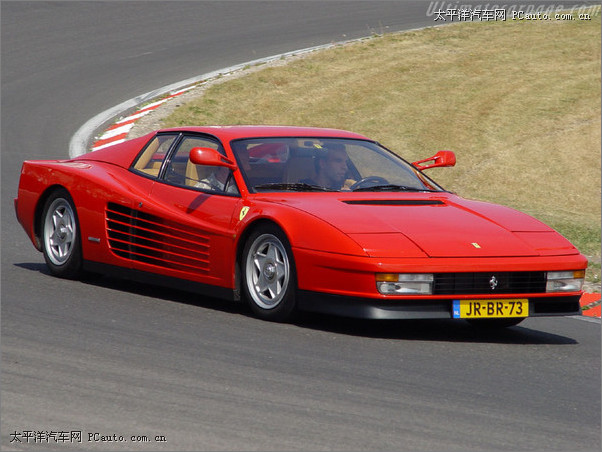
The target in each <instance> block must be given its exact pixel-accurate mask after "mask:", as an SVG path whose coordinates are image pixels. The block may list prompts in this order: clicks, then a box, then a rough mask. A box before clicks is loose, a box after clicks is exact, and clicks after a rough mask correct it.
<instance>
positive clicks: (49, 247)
mask: <svg viewBox="0 0 602 452" xmlns="http://www.w3.org/2000/svg"><path fill="white" fill-rule="evenodd" d="M41 226H42V228H41V231H42V250H43V252H44V259H45V260H46V264H47V265H48V267H49V269H50V271H51V273H53V274H54V275H56V276H61V277H64V278H73V277H75V276H77V274H78V273H79V271H80V269H81V263H82V259H81V246H80V237H79V230H78V229H79V228H78V221H77V215H76V212H75V207H74V205H73V201H72V200H71V196H69V193H67V191H65V190H62V189H60V190H57V191H55V192H54V193H52V194H51V195H50V197H49V198H48V199H47V200H46V204H45V205H44V211H43V214H42V224H41Z"/></svg>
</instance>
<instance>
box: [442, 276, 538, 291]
mask: <svg viewBox="0 0 602 452" xmlns="http://www.w3.org/2000/svg"><path fill="white" fill-rule="evenodd" d="M545 291H546V272H481V273H435V275H434V282H433V294H435V295H462V294H463V295H478V294H510V293H544V292H545Z"/></svg>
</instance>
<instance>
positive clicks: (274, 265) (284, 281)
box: [242, 225, 296, 321]
mask: <svg viewBox="0 0 602 452" xmlns="http://www.w3.org/2000/svg"><path fill="white" fill-rule="evenodd" d="M242 267H243V270H242V276H243V286H244V287H243V289H244V292H245V295H246V297H247V300H248V302H249V305H250V307H251V309H252V310H253V312H254V313H255V314H256V315H257V316H258V317H261V318H263V319H266V320H277V321H284V320H287V319H289V318H290V317H291V315H292V314H293V312H294V310H295V289H296V276H295V264H294V261H293V255H292V251H291V248H290V245H289V243H288V240H287V239H286V236H285V235H284V233H283V232H282V231H281V230H280V229H278V228H277V227H276V226H271V225H269V226H263V227H261V228H258V229H257V230H255V231H254V232H253V233H252V234H251V236H250V237H249V239H248V240H247V242H246V245H245V248H244V252H243V260H242Z"/></svg>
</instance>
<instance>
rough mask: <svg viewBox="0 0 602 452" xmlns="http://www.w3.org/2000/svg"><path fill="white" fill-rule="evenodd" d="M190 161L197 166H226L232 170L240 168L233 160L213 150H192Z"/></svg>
mask: <svg viewBox="0 0 602 452" xmlns="http://www.w3.org/2000/svg"><path fill="white" fill-rule="evenodd" d="M189 159H190V161H191V162H192V163H194V164H195V165H205V166H225V167H226V168H229V169H231V170H235V169H236V168H238V167H237V166H236V164H235V163H234V162H233V161H232V160H230V159H228V158H226V157H224V156H223V155H222V154H220V153H219V152H217V151H216V150H215V149H212V148H192V149H191V150H190V155H189Z"/></svg>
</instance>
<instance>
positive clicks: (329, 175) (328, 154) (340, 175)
mask: <svg viewBox="0 0 602 452" xmlns="http://www.w3.org/2000/svg"><path fill="white" fill-rule="evenodd" d="M348 158H349V157H348V156H347V152H346V151H345V147H344V146H343V145H341V144H330V145H329V146H328V148H322V149H320V150H319V152H318V153H317V154H316V157H315V165H316V178H315V180H313V179H306V180H303V181H301V182H303V183H306V184H310V185H319V186H321V187H326V188H329V189H331V190H340V189H341V188H343V184H344V183H345V180H346V179H347V169H348V167H347V159H348Z"/></svg>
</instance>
